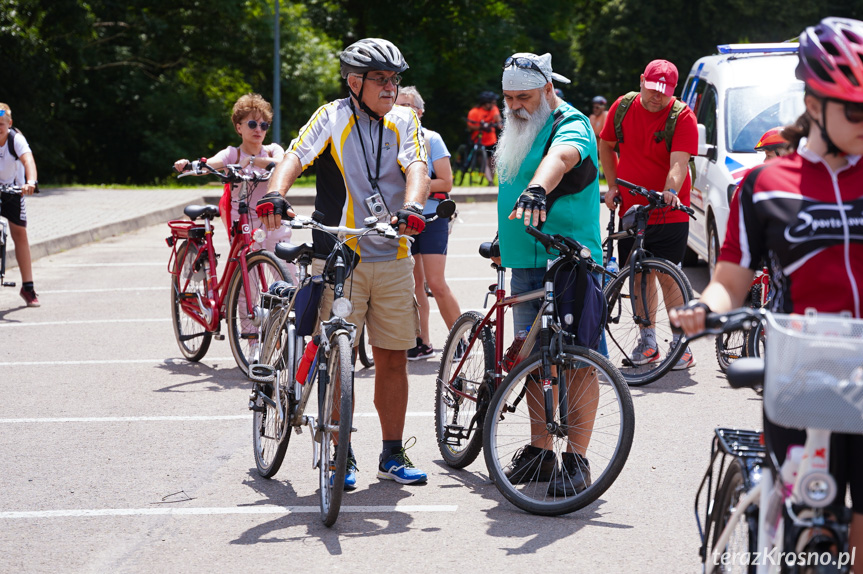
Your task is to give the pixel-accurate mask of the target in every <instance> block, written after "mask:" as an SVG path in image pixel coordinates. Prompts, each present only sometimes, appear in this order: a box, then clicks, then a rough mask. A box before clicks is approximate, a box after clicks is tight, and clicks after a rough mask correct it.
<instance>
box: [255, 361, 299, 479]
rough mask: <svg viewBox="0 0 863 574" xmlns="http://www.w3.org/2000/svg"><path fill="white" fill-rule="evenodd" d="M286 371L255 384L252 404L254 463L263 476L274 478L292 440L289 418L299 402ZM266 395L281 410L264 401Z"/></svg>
mask: <svg viewBox="0 0 863 574" xmlns="http://www.w3.org/2000/svg"><path fill="white" fill-rule="evenodd" d="M292 382H293V381H291V380H289V379H288V376H287V371H279V372H278V376H277V377H276V380H275V381H274V382H272V383H256V384H255V390H254V391H253V394H254V397H255V398H254V405H253V406H252V413H253V414H252V446H253V447H254V450H255V466H256V467H257V469H258V474H260V475H261V476H262V477H264V478H271V477H273V476H274V475H275V474H276V473H277V472H278V471H279V467H281V466H282V461H283V460H284V458H285V452H286V451H287V450H288V443H289V442H290V440H291V426H290V421H291V419H292V418H293V415H294V409H295V408H296V401H295V400H294V397H293V389H292V386H293V385H292V384H291V383H292ZM264 397H267V398H268V399H270V401H272V403H275V404H276V405H280V406H281V413H282V415H281V416H280V414H279V409H278V408H277V407H276V406H274V405H273V404H271V402H270V401H266V400H264Z"/></svg>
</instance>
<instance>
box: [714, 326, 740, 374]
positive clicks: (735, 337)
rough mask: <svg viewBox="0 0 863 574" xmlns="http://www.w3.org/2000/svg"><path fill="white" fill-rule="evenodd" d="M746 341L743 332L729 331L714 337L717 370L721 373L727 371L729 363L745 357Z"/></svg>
mask: <svg viewBox="0 0 863 574" xmlns="http://www.w3.org/2000/svg"><path fill="white" fill-rule="evenodd" d="M746 339H747V337H746V333H744V332H743V331H731V332H730V333H722V334H720V335H716V362H718V363H719V368H720V369H721V370H722V372H723V373H724V372H726V371H728V366H729V365H730V364H731V363H733V362H734V361H736V360H737V359H739V358H740V357H745V356H746V353H747V350H746V346H747V341H746Z"/></svg>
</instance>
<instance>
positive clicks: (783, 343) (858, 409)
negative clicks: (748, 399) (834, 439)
mask: <svg viewBox="0 0 863 574" xmlns="http://www.w3.org/2000/svg"><path fill="white" fill-rule="evenodd" d="M764 338H765V360H766V372H765V377H764V411H765V413H766V414H767V418H768V419H769V420H770V421H771V422H774V423H776V424H778V425H780V426H784V427H789V428H797V429H804V428H815V429H824V430H829V431H832V432H838V433H851V434H863V320H861V319H852V318H850V317H845V316H840V315H826V314H820V315H819V314H817V313H815V312H814V311H812V310H807V312H806V315H773V314H768V315H767V324H766V325H765V329H764Z"/></svg>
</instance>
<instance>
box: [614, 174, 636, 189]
mask: <svg viewBox="0 0 863 574" xmlns="http://www.w3.org/2000/svg"><path fill="white" fill-rule="evenodd" d="M617 185H622V186H623V187H628V188H629V189H630V190H633V189H635V188H637V187H638V186H637V185H635V184H634V183H629V182H628V181H626V180H625V179H620V178H619V177H618V178H617Z"/></svg>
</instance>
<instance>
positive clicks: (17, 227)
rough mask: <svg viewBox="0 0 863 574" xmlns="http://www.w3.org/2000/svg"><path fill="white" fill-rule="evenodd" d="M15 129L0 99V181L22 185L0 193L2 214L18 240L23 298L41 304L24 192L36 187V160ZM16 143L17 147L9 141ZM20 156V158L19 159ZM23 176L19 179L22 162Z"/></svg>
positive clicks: (9, 114) (33, 303)
mask: <svg viewBox="0 0 863 574" xmlns="http://www.w3.org/2000/svg"><path fill="white" fill-rule="evenodd" d="M11 130H12V108H10V107H9V106H8V105H6V104H4V103H0V183H3V184H7V185H20V186H21V195H18V194H11V193H4V194H0V216H2V217H5V218H6V219H8V220H9V232H10V234H11V235H12V241H13V242H15V259H16V260H17V261H18V269H20V270H21V283H22V286H21V291H20V295H21V298H22V299H24V301H25V302H26V303H27V306H28V307H39V297H37V296H36V290H35V289H34V288H33V264H32V260H31V258H30V242H29V240H28V238H27V210H26V209H25V208H24V196H25V195H33V193H34V192H35V191H36V185H37V181H36V178H37V176H36V161H35V160H34V159H33V152H32V151H30V145H29V144H28V143H27V138H25V137H24V134H22V133H21V132H18V131H16V132H14V136H13V132H12V131H11ZM13 140H14V143H13V146H14V149H12V146H10V145H9V144H10V143H12V142H13ZM16 158H17V159H16ZM22 165H23V168H24V178H23V181H20V180H21V178H20V171H21V166H22Z"/></svg>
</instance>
